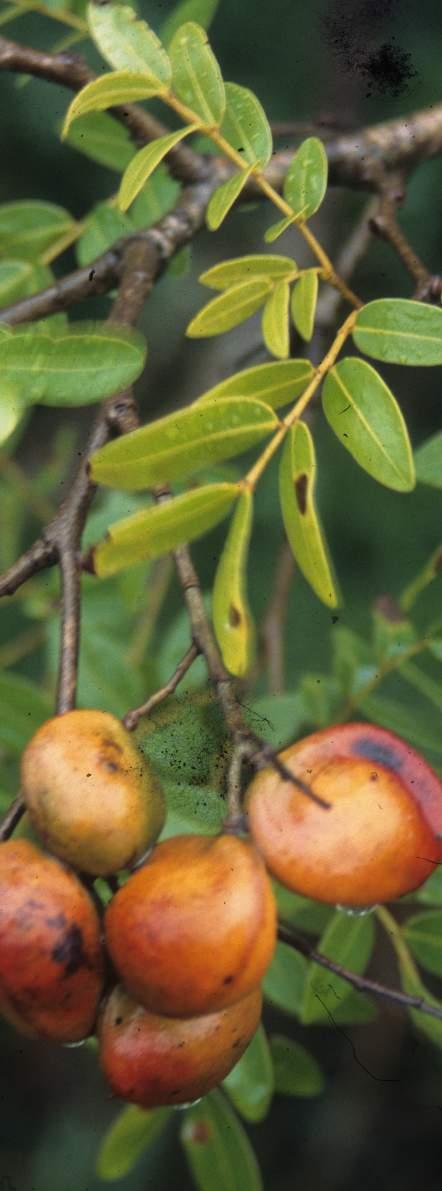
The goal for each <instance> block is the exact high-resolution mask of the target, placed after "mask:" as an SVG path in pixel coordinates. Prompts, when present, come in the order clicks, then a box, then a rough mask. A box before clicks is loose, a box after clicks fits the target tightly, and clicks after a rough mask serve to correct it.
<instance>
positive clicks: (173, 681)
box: [123, 645, 199, 732]
mask: <svg viewBox="0 0 442 1191" xmlns="http://www.w3.org/2000/svg"><path fill="white" fill-rule="evenodd" d="M198 653H199V650H198V648H197V646H196V645H190V646H189V649H188V650H187V651H186V653H185V654H184V657H183V658H182V659H181V661H180V662H179V664H178V666H177V668H176V670H174V672H173V674H172V675H171V676H170V678H169V679H168V681H167V682H165V683H164V686H162V687H160V688H159V690H157V691H155V693H154V694H153V695H151V696H150V698H149V699H146V702H145V703H141V705H140V707H134V708H132V710H131V711H127V712H126V715H125V716H123V724H124V726H125V728H127V730H128V732H133V730H134V728H136V727H137V724H138V722H139V720H141V719H142V718H143V716H145V715H150V714H151V712H152V711H154V709H155V707H158V706H159V704H160V703H163V701H164V699H167V698H168V696H169V695H173V694H174V692H175V691H176V689H177V686H179V683H180V682H181V680H182V679H183V678H184V675H185V674H187V671H188V670H190V667H191V666H192V665H193V663H194V661H195V658H197V657H198Z"/></svg>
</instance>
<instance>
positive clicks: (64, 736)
mask: <svg viewBox="0 0 442 1191" xmlns="http://www.w3.org/2000/svg"><path fill="white" fill-rule="evenodd" d="M21 774H22V790H23V795H24V799H25V802H26V806H27V809H28V811H29V815H30V818H31V822H32V824H33V826H34V827H35V829H36V831H37V832H38V834H39V835H40V836H41V839H42V840H43V841H44V843H45V844H46V845H47V847H48V848H49V849H50V851H51V852H54V853H55V855H56V856H59V857H60V858H61V859H62V860H65V861H67V862H68V863H69V864H72V865H73V867H74V868H77V869H79V870H81V871H82V872H86V873H91V874H93V875H94V876H107V875H109V874H111V873H115V872H117V871H118V869H121V868H126V867H127V866H129V865H131V864H132V863H133V862H134V861H136V860H137V859H139V858H140V857H141V856H142V855H143V853H144V852H146V851H147V849H148V848H149V847H150V845H151V844H152V843H154V841H155V840H156V839H157V836H158V835H159V833H160V831H161V828H162V826H163V823H164V818H165V804H164V797H163V794H162V791H161V787H160V785H159V782H158V780H157V778H156V776H155V775H154V774H153V773H152V771H151V770H150V769H149V767H148V765H147V764H146V762H145V760H144V758H143V756H142V754H141V753H140V751H139V749H138V748H137V746H136V745H135V743H134V741H133V739H132V737H131V735H130V733H129V732H127V731H126V729H125V728H124V727H123V725H122V724H121V723H120V721H119V720H118V719H116V717H115V716H113V715H109V714H108V713H107V712H104V711H93V710H90V711H89V710H87V711H69V712H67V713H66V715H61V716H55V717H54V718H53V719H50V720H47V722H46V723H45V724H43V725H42V726H41V728H39V729H38V731H37V732H36V733H35V736H33V738H32V740H31V741H30V742H29V744H28V745H27V748H26V749H25V751H24V753H23V756H22V766H21Z"/></svg>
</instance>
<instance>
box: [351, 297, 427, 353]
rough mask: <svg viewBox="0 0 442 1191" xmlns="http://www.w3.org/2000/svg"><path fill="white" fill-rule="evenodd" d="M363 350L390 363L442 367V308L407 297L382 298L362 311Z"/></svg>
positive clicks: (359, 337)
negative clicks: (436, 365) (439, 365)
mask: <svg viewBox="0 0 442 1191" xmlns="http://www.w3.org/2000/svg"><path fill="white" fill-rule="evenodd" d="M352 334H353V339H354V342H355V344H356V347H358V348H359V351H361V352H364V353H365V355H367V356H373V357H374V359H375V360H384V361H385V363H386V364H412V365H419V366H420V367H422V366H423V365H428V366H429V365H431V364H442V309H441V307H440V306H429V305H427V304H426V303H425V302H413V301H409V300H408V299H407V298H378V299H376V301H375V302H369V303H368V305H367V306H363V307H362V310H358V313H357V317H356V323H355V325H354V327H353V332H352Z"/></svg>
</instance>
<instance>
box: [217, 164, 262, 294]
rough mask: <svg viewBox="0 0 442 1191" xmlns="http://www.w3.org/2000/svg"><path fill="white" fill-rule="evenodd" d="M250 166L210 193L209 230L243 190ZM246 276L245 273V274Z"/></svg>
mask: <svg viewBox="0 0 442 1191" xmlns="http://www.w3.org/2000/svg"><path fill="white" fill-rule="evenodd" d="M251 169H252V167H251V166H249V168H248V169H245V170H243V171H242V172H241V173H239V174H233V177H232V178H228V179H227V182H222V184H221V186H218V187H217V189H216V190H215V191H214V193H213V194H212V197H211V199H210V202H209V205H208V208H207V211H206V223H207V227H208V228H209V230H210V231H211V232H215V231H216V230H217V228H219V227H221V224H222V222H223V220H224V219H225V218H226V215H228V214H229V211H230V210H231V208H232V207H233V204H234V203H235V202H236V200H237V198H238V197H239V195H240V194H241V191H242V190H244V187H245V185H246V182H247V181H248V179H249V177H250V173H251ZM245 276H247V274H245ZM213 288H214V289H224V288H225V287H224V286H217V285H215V286H214V287H213Z"/></svg>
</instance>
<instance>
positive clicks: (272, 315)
mask: <svg viewBox="0 0 442 1191" xmlns="http://www.w3.org/2000/svg"><path fill="white" fill-rule="evenodd" d="M289 300H290V287H289V283H288V281H277V282H276V285H275V286H274V288H273V291H272V293H271V294H270V295H269V297H268V298H267V301H266V304H265V306H264V312H263V316H262V335H263V339H264V343H265V345H266V348H267V351H269V352H270V353H271V355H272V356H277V357H278V359H280V360H285V359H287V356H288V354H289V347H290V338H289Z"/></svg>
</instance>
